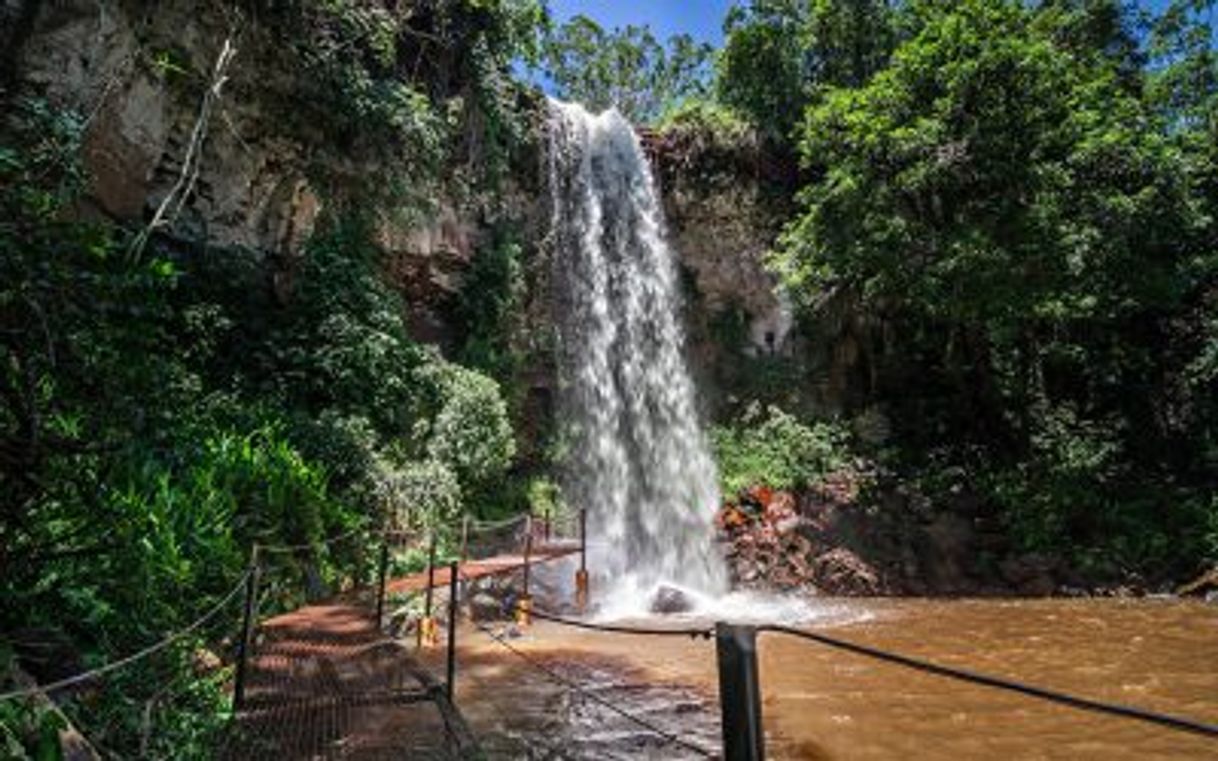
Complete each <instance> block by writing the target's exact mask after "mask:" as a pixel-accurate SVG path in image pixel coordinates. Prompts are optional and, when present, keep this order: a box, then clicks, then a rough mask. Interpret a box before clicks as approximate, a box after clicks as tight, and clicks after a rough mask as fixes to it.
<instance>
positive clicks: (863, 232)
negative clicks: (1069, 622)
mask: <svg viewBox="0 0 1218 761" xmlns="http://www.w3.org/2000/svg"><path fill="white" fill-rule="evenodd" d="M1193 5H1194V6H1196V5H1197V4H1193ZM1201 5H1205V4H1201ZM1183 8H1184V4H1177V6H1176V7H1175V8H1173V11H1172V13H1171V14H1169V16H1168V17H1167V19H1166V20H1165V21H1164V22H1161V23H1160V24H1159V25H1158V27H1157V28H1156V33H1155V36H1154V39H1155V40H1160V42H1155V43H1154V44H1153V45H1152V46H1151V48H1152V52H1156V51H1157V52H1158V54H1159V56H1160V57H1158V58H1153V57H1151V58H1148V57H1147V54H1146V53H1145V52H1143V49H1142V46H1140V45H1139V43H1138V41H1137V39H1136V38H1135V37H1134V36H1133V32H1131V31H1128V30H1130V29H1132V28H1133V24H1134V19H1133V18H1132V17H1130V16H1127V15H1126V14H1125V12H1124V11H1123V10H1122V9H1121V6H1120V5H1119V4H1117V3H1103V2H1101V3H1045V4H1043V5H1042V6H1038V7H1028V6H1027V5H1026V4H1020V3H1015V2H961V3H956V4H952V5H951V6H945V5H938V4H934V3H910V4H908V5H907V6H905V7H903V8H902V9H901V11H900V13H898V14H897V15H896V16H894V22H893V23H894V26H893V30H894V35H895V37H896V38H899V39H900V40H901V42H900V44H898V45H897V46H896V48H895V49H894V50H893V52H892V54H891V57H890V59H889V60H888V62H887V63H886V65H884V66H883V67H882V68H879V69H877V70H876V71H874V72H873V73H870V74H869V75H868V76H864V77H857V76H850V77H838V78H833V77H831V78H829V79H827V80H815V79H814V80H812V81H814V82H815V86H814V87H813V90H812V94H811V96H810V100H809V104H808V107H807V110H806V112H805V116H804V120H803V124H802V126H801V128H800V130H799V133H798V138H799V151H800V154H801V155H802V157H803V160H804V167H805V169H804V171H805V174H806V176H807V177H808V180H807V182H806V185H805V188H804V190H803V191H802V192H801V194H800V201H801V203H802V211H801V212H800V213H799V214H798V216H797V218H796V219H794V220H793V221H792V222H791V223H790V225H789V226H788V228H787V230H786V233H785V234H784V236H783V238H782V240H781V242H780V244H779V247H778V251H777V252H776V255H775V257H774V263H775V266H776V268H777V269H778V271H779V272H781V273H782V275H783V277H784V280H785V282H786V285H787V287H788V289H789V292H790V293H792V294H793V295H794V296H796V297H798V298H802V299H804V301H805V303H806V304H811V303H812V302H813V301H814V300H815V299H816V298H817V296H818V294H821V293H824V292H825V291H826V290H831V289H846V290H849V291H852V292H854V293H856V294H857V295H858V297H859V298H860V299H861V303H862V305H863V308H864V309H865V310H867V311H868V312H870V313H872V314H873V315H874V316H875V318H876V319H877V320H878V321H880V322H882V323H885V324H887V325H888V326H890V328H891V329H892V330H893V331H895V334H896V335H899V336H900V338H899V341H898V342H897V345H895V346H892V345H891V344H890V346H889V348H888V350H887V351H888V352H889V354H888V356H886V357H884V360H883V361H884V367H883V368H877V370H884V371H886V375H885V377H884V382H885V388H881V389H879V390H878V394H877V396H878V400H879V401H882V402H885V403H887V404H888V405H889V406H890V408H891V409H892V410H893V411H894V419H895V421H896V426H897V430H898V433H899V435H900V439H901V442H902V443H903V445H904V451H905V452H906V453H907V454H908V461H909V465H910V466H911V467H913V468H919V467H923V466H924V465H925V460H924V459H922V458H921V457H920V456H919V454H918V453H919V452H920V451H925V450H926V449H927V448H930V447H936V446H938V445H941V444H945V443H949V445H950V446H952V447H958V448H959V452H960V458H961V461H963V460H964V459H969V461H970V463H969V464H970V466H971V467H972V469H973V477H974V478H975V479H977V480H978V481H979V482H981V483H984V484H986V485H987V488H988V489H989V490H990V491H989V497H990V499H992V500H993V501H994V502H995V504H996V505H998V506H999V508H1000V509H1001V511H1002V512H1003V514H1004V515H1005V516H1007V519H1008V523H1009V527H1010V529H1011V531H1012V532H1013V534H1014V536H1015V537H1016V538H1017V540H1018V541H1019V542H1020V543H1021V544H1023V545H1024V546H1025V547H1028V548H1034V549H1039V550H1042V551H1053V552H1059V553H1063V554H1070V553H1074V554H1076V555H1077V556H1078V557H1077V559H1078V560H1080V562H1085V561H1088V560H1089V559H1091V558H1093V557H1095V556H1096V555H1097V554H1098V555H1103V556H1105V557H1106V559H1107V560H1109V561H1114V562H1115V563H1116V565H1117V566H1119V567H1122V568H1129V569H1141V570H1147V571H1149V570H1151V569H1154V572H1156V573H1158V574H1162V573H1164V571H1165V570H1166V569H1171V568H1174V569H1177V570H1176V572H1177V573H1187V572H1189V570H1190V569H1193V568H1195V567H1196V563H1198V561H1199V560H1200V559H1201V558H1202V556H1203V553H1204V552H1205V551H1206V550H1205V541H1206V539H1205V537H1206V531H1207V528H1206V527H1207V526H1208V525H1210V522H1211V521H1212V516H1209V515H1208V511H1209V510H1210V509H1212V503H1211V502H1209V500H1208V499H1207V496H1206V495H1208V494H1211V493H1212V490H1213V488H1214V483H1213V474H1214V473H1215V472H1218V459H1216V455H1218V449H1216V447H1215V444H1216V443H1218V442H1216V440H1215V439H1214V430H1215V423H1216V422H1218V418H1215V417H1214V412H1215V410H1214V407H1213V405H1212V403H1211V400H1212V399H1213V398H1214V393H1213V389H1214V386H1213V380H1214V376H1213V375H1212V374H1209V373H1208V371H1207V370H1204V369H1201V368H1208V367H1209V358H1210V357H1211V356H1212V354H1213V348H1212V347H1213V345H1214V342H1215V340H1218V334H1215V333H1214V332H1213V330H1212V328H1213V307H1214V294H1215V290H1214V288H1215V276H1216V274H1218V258H1216V255H1215V251H1216V249H1215V237H1214V236H1215V226H1214V225H1215V223H1214V219H1215V217H1214V213H1215V207H1214V204H1213V199H1214V195H1213V193H1212V187H1213V186H1212V176H1213V171H1214V170H1213V143H1214V136H1215V134H1218V133H1216V132H1215V131H1214V124H1215V118H1216V115H1218V114H1216V112H1215V110H1214V103H1215V101H1214V95H1213V93H1214V88H1213V81H1214V80H1213V75H1214V73H1215V68H1214V57H1213V54H1212V51H1211V49H1210V47H1209V46H1210V45H1211V44H1212V42H1211V41H1210V39H1209V35H1208V33H1205V34H1204V37H1202V38H1198V36H1197V35H1198V33H1199V29H1200V28H1201V26H1200V19H1199V18H1197V17H1195V16H1190V15H1188V14H1187V13H1185V12H1184V10H1183ZM1189 18H1193V19H1194V21H1193V22H1188V21H1187V19H1189ZM1182 27H1183V28H1186V29H1187V30H1188V31H1187V32H1182V31H1181V29H1182ZM898 32H899V34H898ZM1165 36H1166V38H1168V39H1174V40H1180V39H1182V38H1183V39H1186V40H1187V41H1188V42H1187V43H1186V44H1184V45H1180V44H1175V45H1173V44H1169V43H1163V42H1161V40H1163V39H1164V37H1165ZM884 39H886V38H884ZM1164 51H1171V53H1170V54H1168V55H1167V57H1166V58H1164V57H1163V55H1164ZM864 59H865V60H878V58H873V57H864ZM864 68H867V67H864ZM1184 80H1187V81H1190V82H1191V83H1192V84H1191V86H1187V87H1181V85H1180V83H1181V82H1182V81H1184ZM1177 87H1181V89H1176V88H1177ZM890 368H897V369H895V370H892V369H890ZM1199 369H1200V373H1199V372H1198V370H1199ZM887 389H891V390H890V391H889V390H887ZM976 452H981V453H982V456H981V458H980V460H978V459H977V458H976V457H975V453H976ZM966 453H972V454H966ZM1211 557H1212V556H1211Z"/></svg>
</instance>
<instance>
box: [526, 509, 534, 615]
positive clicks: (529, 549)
mask: <svg viewBox="0 0 1218 761" xmlns="http://www.w3.org/2000/svg"><path fill="white" fill-rule="evenodd" d="M524 527H525V534H524V596H525V597H528V596H529V563H530V560H531V558H532V555H533V516H531V515H530V516H529V517H528V518H526V519H525V522H524Z"/></svg>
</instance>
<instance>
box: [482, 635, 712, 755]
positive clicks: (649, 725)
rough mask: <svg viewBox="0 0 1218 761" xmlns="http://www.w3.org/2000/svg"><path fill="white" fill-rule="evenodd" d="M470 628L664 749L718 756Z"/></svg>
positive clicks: (499, 638) (501, 640) (497, 637)
mask: <svg viewBox="0 0 1218 761" xmlns="http://www.w3.org/2000/svg"><path fill="white" fill-rule="evenodd" d="M474 626H475V627H477V629H478V630H479V631H481V632H482V633H483V634H485V635H487V636H488V637H490V638H491V639H492V640H494V641H495V642H497V643H498V644H499V645H501V646H502V647H504V648H505V649H507V650H508V651H509V652H511V653H513V654H514V655H516V656H517V657H518V658H520V659H521V660H523V661H524V662H525V663H527V664H529V665H530V666H531V667H532V668H534V669H535V670H537V671H538V672H540V673H542V674H544V675H545V676H547V677H548V678H549V679H550V680H551V681H553V682H555V683H556V684H559V685H560V686H562V687H564V688H566V689H568V690H570V691H572V692H574V693H575V694H577V695H579V696H580V697H582V698H584V699H586V700H589V701H591V702H593V703H595V704H596V705H598V706H600V707H601V708H604V709H606V710H608V711H611V712H613V713H615V714H617V715H618V716H620V717H622V718H623V719H626V720H627V721H630V722H633V723H634V724H636V725H638V726H640V727H642V728H643V729H645V730H647V731H648V732H650V733H652V734H654V735H655V736H657V737H659V738H660V739H661V740H663V741H664V744H665V745H677V746H680V747H682V748H685V749H686V750H688V751H691V752H693V753H697V754H698V755H700V756H703V757H705V758H717V757H718V755H719V754H718V753H715V752H714V751H711V750H708V749H707V748H703V747H702V746H700V745H696V744H694V743H692V742H690V741H688V740H686V739H684V738H682V737H680V736H679V735H676V734H674V733H673V732H671V731H669V730H667V729H664V728H663V727H661V726H659V725H657V724H655V723H654V722H651V721H648V720H647V719H644V718H643V717H641V716H639V715H637V714H634V713H631V712H630V711H627V710H626V709H624V708H622V707H621V706H617V705H614V704H613V703H610V702H609V701H608V700H605V699H604V698H602V697H600V696H599V695H597V694H596V693H593V692H590V691H589V690H587V689H586V688H584V687H583V686H582V685H580V684H579V683H577V682H575V681H574V680H571V679H568V678H566V677H565V676H563V675H562V674H560V673H559V672H558V671H556V670H554V669H552V668H550V667H549V666H546V665H545V664H544V663H541V662H540V661H538V660H537V659H535V658H533V657H531V656H529V654H528V653H526V652H524V651H523V650H521V649H520V648H517V647H514V646H513V645H512V644H511V643H510V642H508V641H507V640H506V639H505V638H504V637H503V636H502V635H499V634H496V633H495V632H494V631H493V630H492V629H490V628H489V627H487V626H485V625H483V624H480V623H477V622H475V623H474Z"/></svg>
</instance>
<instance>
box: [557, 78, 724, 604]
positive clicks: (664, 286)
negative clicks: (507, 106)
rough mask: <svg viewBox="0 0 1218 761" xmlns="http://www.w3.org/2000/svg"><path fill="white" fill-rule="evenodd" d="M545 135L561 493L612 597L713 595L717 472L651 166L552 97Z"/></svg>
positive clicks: (630, 141) (633, 147)
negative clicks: (678, 591)
mask: <svg viewBox="0 0 1218 761" xmlns="http://www.w3.org/2000/svg"><path fill="white" fill-rule="evenodd" d="M549 135H550V139H549V175H550V176H549V181H550V192H551V196H552V202H553V204H554V207H553V209H554V211H553V230H552V235H553V238H552V241H553V250H554V256H555V267H556V282H557V284H558V286H559V287H558V288H557V291H558V296H559V309H558V323H559V325H558V327H559V337H560V363H561V368H560V377H561V379H562V394H561V396H562V406H561V408H562V410H563V417H564V422H565V423H566V424H567V426H568V430H569V435H570V442H569V443H570V445H571V447H570V451H569V453H568V462H569V466H570V467H569V471H568V478H567V484H566V492H567V496H568V499H569V501H571V502H572V503H573V504H575V505H581V506H586V507H587V508H588V515H589V534H590V536H591V537H592V538H593V539H594V540H595V543H594V544H593V545H592V549H591V550H590V551H591V552H592V553H593V564H594V565H593V567H594V568H595V569H597V571H598V573H600V572H603V573H604V575H605V576H606V577H607V578H609V579H611V580H612V581H613V582H614V583H615V584H616V585H619V594H625V595H629V596H632V597H642V596H645V595H646V594H647V592H648V591H649V590H651V589H654V588H655V587H656V586H657V585H659V584H672V585H675V586H680V587H684V588H686V589H689V590H691V591H695V592H699V593H702V594H704V595H714V596H718V595H719V594H721V593H723V592H725V591H726V588H727V577H726V571H725V568H724V564H723V562H722V558H721V557H720V556H719V554H718V552H717V551H716V548H715V542H714V528H713V515H714V511H715V509H716V507H717V506H718V502H719V493H718V487H717V477H716V472H715V465H714V461H713V459H712V458H711V455H710V452H709V449H708V447H707V442H706V437H705V435H704V434H703V431H702V429H701V427H700V426H699V424H698V419H697V411H696V406H695V395H694V385H693V381H692V379H691V378H690V374H689V370H688V368H687V366H686V363H685V357H684V331H683V329H682V326H681V323H680V313H681V293H680V283H679V281H678V277H677V268H676V262H675V261H674V258H673V254H672V251H671V249H670V248H669V246H668V244H667V242H666V241H665V230H664V217H663V211H662V208H661V205H660V200H659V197H658V194H657V192H656V187H655V182H654V180H653V178H652V175H651V171H650V167H649V166H648V162H647V159H646V157H645V155H644V153H643V150H642V148H641V146H640V144H639V140H638V137H637V136H636V135H635V133H634V130H633V129H632V128H631V126H630V124H629V122H627V121H626V119H624V118H623V117H622V116H621V114H619V113H618V112H617V111H608V112H606V113H603V114H600V115H593V114H590V113H588V112H587V111H586V110H585V109H584V108H583V107H581V106H579V105H574V104H567V103H559V102H553V101H552V102H551V105H550V124H549Z"/></svg>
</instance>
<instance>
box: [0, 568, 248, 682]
mask: <svg viewBox="0 0 1218 761" xmlns="http://www.w3.org/2000/svg"><path fill="white" fill-rule="evenodd" d="M252 572H253V571H252V570H246V572H245V573H244V574H242V575H241V580H240V581H238V582H237V585H236V586H234V587H233V589H232V591H231V592H229V593H228V594H227V595H225V596H224V599H222V600H220V602H218V603H216V604H215V606H214V607H212V608H211V610H209V611H208V612H207V613H205V614H203V616H201V617H200V618H198V619H196V620H195V621H194V623H192V624H190V625H189V626H187V627H186V628H184V629H180V630H178V631H176V632H174V633H173V634H170V635H169V636H167V637H165V638H164V639H162V640H160V641H159V642H156V643H155V644H152V645H149V646H148V647H146V648H144V649H143V650H140V651H139V652H136V653H132V654H131V655H128V656H127V657H125V658H121V659H119V660H117V661H114V662H113V663H107V664H106V665H104V666H99V667H97V668H95V669H90V670H89V671H86V672H84V673H81V674H76V675H75V676H70V677H67V678H66V679H60V680H59V681H57V682H50V683H48V684H36V685H33V686H32V687H26V688H24V689H20V690H13V691H12V692H5V693H3V694H0V702H4V701H6V700H13V699H16V698H27V697H30V696H32V695H37V694H38V693H49V692H55V691H56V690H61V689H63V688H64V687H71V686H72V685H74V684H79V683H81V682H86V681H89V680H91V679H96V678H97V677H99V676H102V675H103V674H108V673H110V672H112V671H118V670H120V669H123V668H125V667H127V666H130V665H131V664H133V663H135V662H137V661H140V660H143V659H144V658H147V657H148V656H150V655H154V654H155V653H158V652H160V651H161V650H164V649H165V648H167V647H169V646H170V645H172V644H173V643H174V642H177V641H178V640H180V639H182V638H183V637H185V636H187V635H188V634H191V633H193V632H195V631H196V630H198V629H199V628H200V627H202V626H203V625H204V624H206V623H208V622H209V621H211V620H212V619H213V618H215V617H216V616H218V615H219V614H220V612H221V611H223V610H224V609H225V608H226V607H228V604H229V603H231V602H232V601H233V600H234V599H235V598H236V597H237V596H238V595H239V594H241V591H242V590H243V589H244V588H245V582H246V580H247V579H248V578H249V575H250V574H251V573H252Z"/></svg>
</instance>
